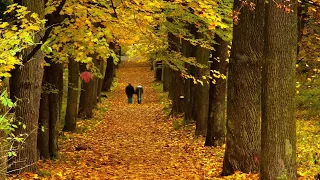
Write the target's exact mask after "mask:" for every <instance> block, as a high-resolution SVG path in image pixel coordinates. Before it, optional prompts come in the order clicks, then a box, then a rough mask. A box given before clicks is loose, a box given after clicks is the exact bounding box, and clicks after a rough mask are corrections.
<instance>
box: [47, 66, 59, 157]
mask: <svg viewBox="0 0 320 180" xmlns="http://www.w3.org/2000/svg"><path fill="white" fill-rule="evenodd" d="M45 71H47V72H46V73H47V77H48V83H50V84H51V85H52V86H53V88H55V89H56V90H58V91H57V92H54V93H50V94H49V112H50V122H49V147H50V156H51V158H52V159H55V158H57V157H58V134H59V130H60V129H61V128H60V117H61V105H62V104H61V102H62V101H61V94H62V92H63V67H62V64H58V63H51V65H50V66H49V67H46V69H45Z"/></svg>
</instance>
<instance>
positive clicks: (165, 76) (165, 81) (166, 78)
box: [161, 61, 170, 92]
mask: <svg viewBox="0 0 320 180" xmlns="http://www.w3.org/2000/svg"><path fill="white" fill-rule="evenodd" d="M169 71H170V68H169V67H168V65H167V64H166V61H163V67H162V77H161V79H162V85H163V86H162V87H163V92H168V91H169V85H170V74H169Z"/></svg>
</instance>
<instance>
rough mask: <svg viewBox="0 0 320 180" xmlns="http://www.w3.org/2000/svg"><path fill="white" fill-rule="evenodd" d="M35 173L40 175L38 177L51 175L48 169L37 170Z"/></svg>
mask: <svg viewBox="0 0 320 180" xmlns="http://www.w3.org/2000/svg"><path fill="white" fill-rule="evenodd" d="M37 174H38V175H39V176H40V177H48V176H51V172H50V171H48V170H39V171H38V172H37Z"/></svg>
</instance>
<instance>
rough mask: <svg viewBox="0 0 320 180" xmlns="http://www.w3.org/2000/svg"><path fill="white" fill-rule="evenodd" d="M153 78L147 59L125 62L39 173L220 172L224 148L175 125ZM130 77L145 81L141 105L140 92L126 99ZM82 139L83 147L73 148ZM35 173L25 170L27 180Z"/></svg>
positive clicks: (170, 175)
mask: <svg viewBox="0 0 320 180" xmlns="http://www.w3.org/2000/svg"><path fill="white" fill-rule="evenodd" d="M153 80H154V78H153V72H151V71H150V67H149V66H147V65H146V64H139V63H134V62H123V63H122V64H121V66H120V69H119V70H118V72H117V84H116V86H115V89H114V90H113V91H112V92H111V93H110V95H109V97H108V98H105V99H103V101H102V103H101V104H100V105H99V106H98V108H97V111H96V112H95V117H94V118H93V119H90V120H82V121H80V122H79V123H78V131H77V132H76V133H65V134H64V136H63V137H62V138H61V142H60V158H59V160H57V161H49V162H41V163H39V166H40V169H39V171H38V175H36V176H38V177H40V178H41V179H79V180H80V179H81V180H82V179H168V180H169V179H170V180H171V179H206V178H207V176H208V174H210V173H211V176H212V175H214V174H215V175H217V173H219V171H220V168H221V161H222V157H223V149H222V148H220V149H216V150H217V151H216V152H219V153H212V152H214V151H213V150H214V149H213V150H212V151H208V148H204V147H203V141H202V140H193V137H192V135H191V136H190V135H188V134H187V133H186V131H185V130H175V129H173V126H172V122H171V121H170V120H168V118H166V117H164V116H163V110H162V108H163V107H162V105H161V103H159V102H158V100H157V94H156V92H155V91H154V89H153V88H152V82H153ZM129 82H130V83H132V85H134V86H136V85H138V83H141V84H142V85H143V86H144V95H143V99H142V104H137V102H136V100H137V98H136V96H135V97H134V103H133V104H127V98H126V95H125V93H124V89H125V86H126V85H127V84H128V83H129ZM191 128H192V127H191ZM192 131H193V130H192ZM191 134H192V133H191ZM79 144H80V145H81V146H84V150H80V151H77V150H75V147H77V146H79ZM209 170H213V171H212V172H209ZM32 176H34V174H27V176H26V175H24V177H27V179H28V178H29V179H30V178H31V177H32Z"/></svg>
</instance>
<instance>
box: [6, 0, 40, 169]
mask: <svg viewBox="0 0 320 180" xmlns="http://www.w3.org/2000/svg"><path fill="white" fill-rule="evenodd" d="M16 2H18V3H19V4H21V5H24V6H26V7H27V8H28V10H30V11H31V12H35V13H38V14H39V16H40V18H41V19H42V18H44V2H43V0H24V1H21V0H20V1H16ZM42 35H43V34H42V33H37V34H35V42H39V40H40V39H41V36H42ZM31 50H32V48H30V49H28V50H27V51H25V52H24V54H23V58H26V57H27V56H28V53H30V52H31ZM42 62H43V54H42V52H41V51H38V52H37V53H35V54H34V56H33V57H32V59H30V60H29V61H28V62H25V64H24V65H23V66H21V67H19V68H18V69H16V70H14V71H13V72H12V77H11V82H10V91H11V93H10V96H11V98H12V99H13V101H16V100H18V99H19V100H18V101H17V107H16V108H15V109H14V112H15V115H16V118H17V121H20V122H22V123H23V124H25V125H26V128H23V127H22V126H19V127H18V128H17V129H16V130H15V132H14V133H15V134H16V136H17V137H19V136H20V134H28V136H27V137H26V139H25V141H24V143H22V144H21V146H20V147H17V148H18V152H17V157H15V158H14V159H13V161H12V163H13V164H12V166H11V170H10V172H12V173H20V172H24V171H34V170H35V169H36V166H35V163H36V161H37V159H38V157H37V136H38V120H39V107H40V96H41V83H42V77H43V68H42V67H41V63H42Z"/></svg>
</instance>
